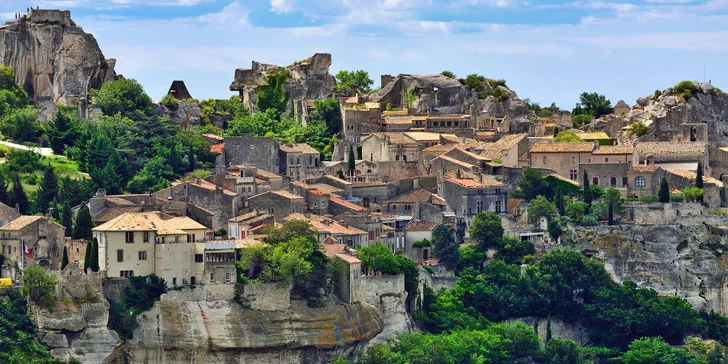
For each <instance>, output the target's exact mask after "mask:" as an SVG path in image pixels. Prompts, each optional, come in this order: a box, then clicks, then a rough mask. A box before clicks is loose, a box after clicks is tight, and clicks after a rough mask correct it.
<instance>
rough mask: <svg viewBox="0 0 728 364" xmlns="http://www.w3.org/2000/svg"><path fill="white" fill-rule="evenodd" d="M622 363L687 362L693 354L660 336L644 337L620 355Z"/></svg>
mask: <svg viewBox="0 0 728 364" xmlns="http://www.w3.org/2000/svg"><path fill="white" fill-rule="evenodd" d="M621 359H622V361H623V362H624V364H682V363H685V364H688V363H693V361H692V360H691V359H694V358H693V355H691V354H690V353H688V352H687V351H685V350H683V349H677V348H674V347H672V346H670V345H669V344H667V343H666V342H665V341H664V340H662V338H661V337H646V338H642V339H638V340H635V341H634V342H632V343H631V344H630V345H629V350H628V351H627V352H625V353H624V354H623V355H622V357H621Z"/></svg>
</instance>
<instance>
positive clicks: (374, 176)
mask: <svg viewBox="0 0 728 364" xmlns="http://www.w3.org/2000/svg"><path fill="white" fill-rule="evenodd" d="M321 166H322V169H323V173H326V174H327V175H331V176H338V174H339V171H341V173H343V174H344V175H345V176H346V179H347V180H348V181H349V182H352V183H356V182H375V181H379V180H380V177H379V163H377V162H372V161H369V160H363V159H357V160H356V161H355V162H354V166H355V167H354V168H355V169H354V174H352V175H349V171H347V169H349V165H348V162H347V161H323V162H321Z"/></svg>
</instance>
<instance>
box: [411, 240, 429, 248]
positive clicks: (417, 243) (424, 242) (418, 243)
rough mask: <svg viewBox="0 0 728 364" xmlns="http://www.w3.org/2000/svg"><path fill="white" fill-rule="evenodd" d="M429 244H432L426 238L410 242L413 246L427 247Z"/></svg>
mask: <svg viewBox="0 0 728 364" xmlns="http://www.w3.org/2000/svg"><path fill="white" fill-rule="evenodd" d="M431 245H432V244H431V243H430V241H429V240H427V239H422V240H418V241H415V242H414V243H412V247H413V248H427V247H429V246H431Z"/></svg>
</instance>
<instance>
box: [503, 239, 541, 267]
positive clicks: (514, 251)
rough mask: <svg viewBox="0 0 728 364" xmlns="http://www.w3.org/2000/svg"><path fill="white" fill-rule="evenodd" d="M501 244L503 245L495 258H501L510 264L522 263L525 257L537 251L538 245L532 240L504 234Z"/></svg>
mask: <svg viewBox="0 0 728 364" xmlns="http://www.w3.org/2000/svg"><path fill="white" fill-rule="evenodd" d="M500 245H501V247H500V249H499V250H498V252H497V253H496V254H495V258H496V259H501V260H503V261H504V262H506V263H508V264H520V263H521V262H522V261H523V257H525V256H526V255H533V254H535V253H536V247H535V246H534V245H533V243H532V242H530V241H528V240H521V239H519V238H516V237H512V236H504V237H503V239H502V240H501V244H500Z"/></svg>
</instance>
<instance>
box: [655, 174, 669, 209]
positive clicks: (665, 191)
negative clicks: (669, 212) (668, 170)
mask: <svg viewBox="0 0 728 364" xmlns="http://www.w3.org/2000/svg"><path fill="white" fill-rule="evenodd" d="M657 197H658V198H659V199H660V202H662V203H667V202H670V185H669V184H668V183H667V178H665V177H664V176H663V177H662V181H660V190H659V191H658V192H657Z"/></svg>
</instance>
